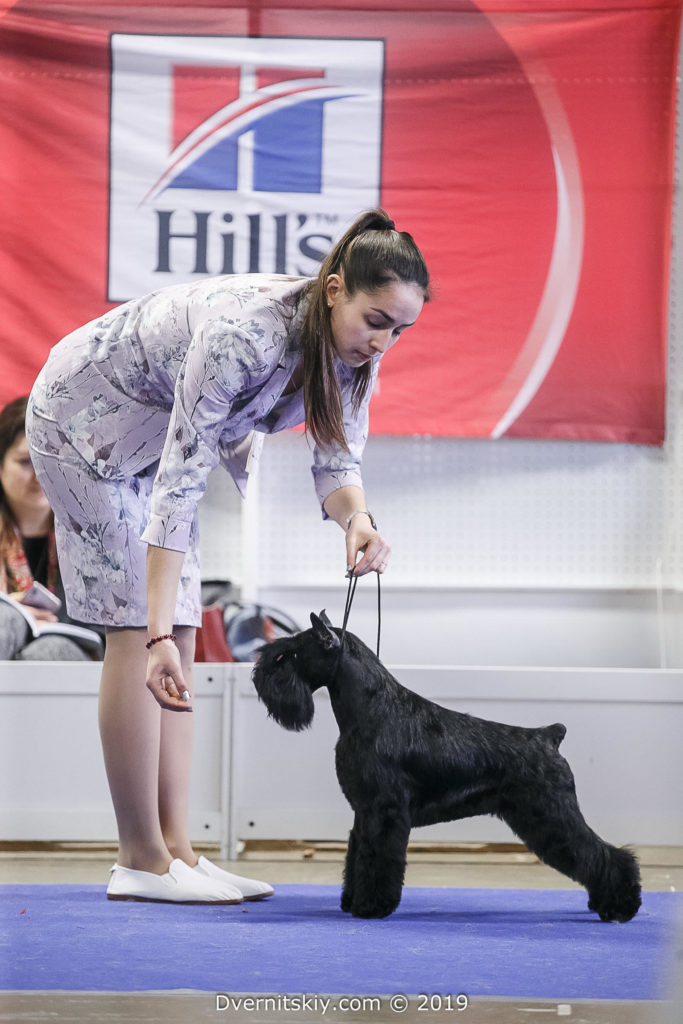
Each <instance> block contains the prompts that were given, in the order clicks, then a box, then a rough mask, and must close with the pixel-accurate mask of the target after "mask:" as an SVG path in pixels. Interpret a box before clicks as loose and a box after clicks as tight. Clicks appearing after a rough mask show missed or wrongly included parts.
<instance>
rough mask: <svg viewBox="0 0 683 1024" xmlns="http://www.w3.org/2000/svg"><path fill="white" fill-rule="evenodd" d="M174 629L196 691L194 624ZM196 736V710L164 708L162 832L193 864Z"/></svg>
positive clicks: (189, 684)
mask: <svg viewBox="0 0 683 1024" xmlns="http://www.w3.org/2000/svg"><path fill="white" fill-rule="evenodd" d="M173 631H174V633H175V636H176V643H177V646H178V650H179V651H180V658H181V662H182V666H183V678H184V679H185V682H186V683H187V688H188V690H189V692H190V694H193V692H194V691H193V686H192V663H193V661H194V645H195V635H196V630H195V629H194V627H192V626H174V630H173ZM150 696H151V694H150ZM193 736H194V712H193V713H192V714H190V713H188V712H182V711H162V712H161V742H160V748H159V803H158V806H159V821H160V824H161V832H162V835H163V836H164V840H165V842H166V847H167V848H168V850H169V851H170V853H171V855H172V856H173V857H180V859H181V860H184V861H185V863H186V864H189V865H190V867H194V866H195V864H196V863H197V856H196V854H195V852H194V850H193V849H192V846H191V843H190V838H189V834H188V814H189V803H190V765H191V761H192V740H193Z"/></svg>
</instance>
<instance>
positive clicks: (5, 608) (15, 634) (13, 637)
mask: <svg viewBox="0 0 683 1024" xmlns="http://www.w3.org/2000/svg"><path fill="white" fill-rule="evenodd" d="M28 639H29V628H28V625H27V623H26V619H25V618H24V617H23V615H22V614H21V612H20V611H18V610H17V609H16V608H13V607H12V605H11V604H10V603H9V602H8V601H0V661H12V660H13V659H14V658H16V656H17V655H18V654H19V652H20V651H21V650H22V648H23V647H24V646H25V644H26V643H27V641H28Z"/></svg>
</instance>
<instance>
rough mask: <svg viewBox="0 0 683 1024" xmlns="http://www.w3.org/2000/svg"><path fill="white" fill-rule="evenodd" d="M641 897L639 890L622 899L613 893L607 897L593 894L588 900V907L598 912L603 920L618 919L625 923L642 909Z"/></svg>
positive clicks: (619, 921) (617, 920)
mask: <svg viewBox="0 0 683 1024" xmlns="http://www.w3.org/2000/svg"><path fill="white" fill-rule="evenodd" d="M640 904H641V898H640V893H639V892H634V893H631V894H629V895H628V896H625V897H622V898H621V899H620V898H618V897H616V896H615V895H612V897H611V898H608V899H605V898H601V897H599V896H595V895H594V896H591V898H590V899H589V900H588V909H589V910H592V911H593V912H594V913H595V914H597V915H598V916H599V918H600V920H601V921H606V922H612V921H616V922H618V923H619V924H625V923H626V921H630V920H631V919H632V918H634V917H635V916H636V914H637V913H638V911H639V910H640Z"/></svg>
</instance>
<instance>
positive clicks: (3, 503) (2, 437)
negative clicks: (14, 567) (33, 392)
mask: <svg viewBox="0 0 683 1024" xmlns="http://www.w3.org/2000/svg"><path fill="white" fill-rule="evenodd" d="M27 402H28V395H22V396H21V398H15V399H14V401H13V402H9V403H8V404H7V405H6V406H5V408H4V409H3V410H2V411H1V412H0V466H1V465H2V463H3V462H4V461H5V456H6V455H7V452H8V451H9V449H10V448H11V447H12V445H13V444H14V442H15V441H16V440H17V438H18V437H20V436H21V434H24V433H26V403H27ZM15 529H16V523H15V520H14V515H13V514H12V510H11V508H10V507H9V505H8V503H7V499H6V498H5V492H4V490H3V489H2V484H0V557H2V558H4V557H5V554H6V552H7V550H8V548H9V547H10V546H11V544H12V542H13V540H14V532H15Z"/></svg>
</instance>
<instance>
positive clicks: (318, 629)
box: [311, 609, 340, 651]
mask: <svg viewBox="0 0 683 1024" xmlns="http://www.w3.org/2000/svg"><path fill="white" fill-rule="evenodd" d="M311 625H312V626H313V632H314V634H315V638H316V640H318V641H319V642H320V644H321V645H322V646H323V647H324V648H325V650H326V651H331V650H333V649H334V648H335V647H339V643H340V641H339V637H338V636H337V634H336V633H335V632H334V630H333V629H332V624H331V622H330V620H329V619H328V618H327V615H325V610H324V609H323V611H321V613H320V617H318V616H317V615H316V614H315V613H314V612H311Z"/></svg>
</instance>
